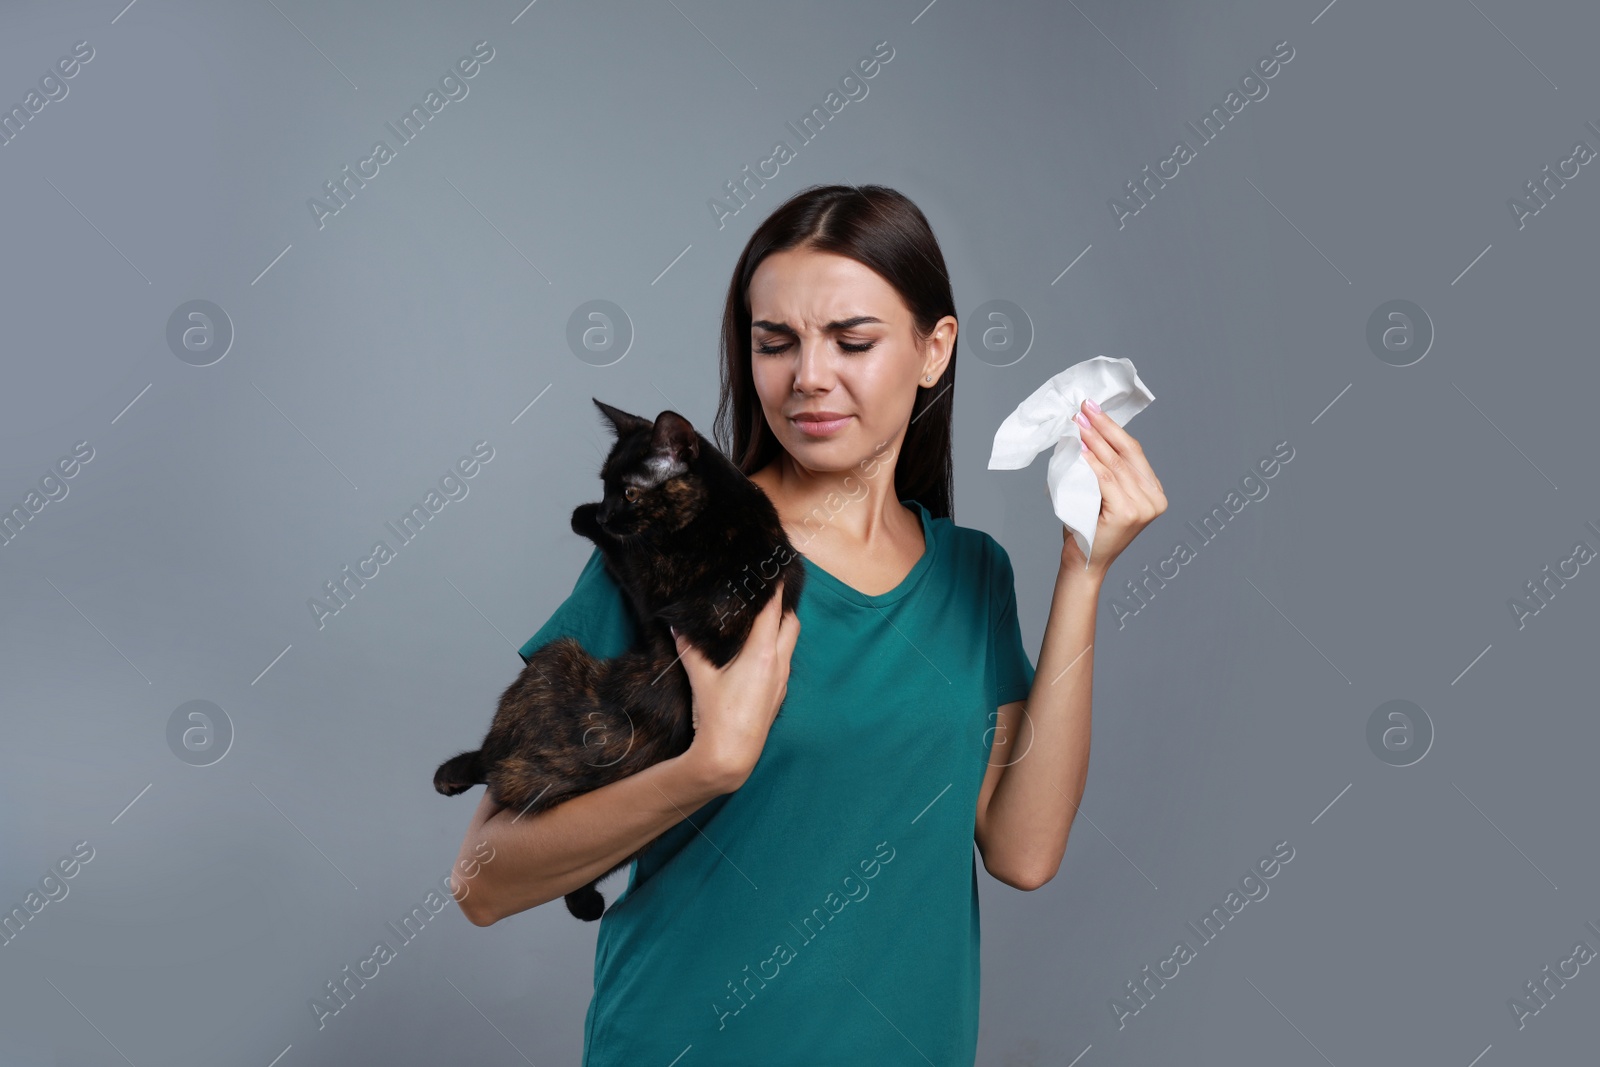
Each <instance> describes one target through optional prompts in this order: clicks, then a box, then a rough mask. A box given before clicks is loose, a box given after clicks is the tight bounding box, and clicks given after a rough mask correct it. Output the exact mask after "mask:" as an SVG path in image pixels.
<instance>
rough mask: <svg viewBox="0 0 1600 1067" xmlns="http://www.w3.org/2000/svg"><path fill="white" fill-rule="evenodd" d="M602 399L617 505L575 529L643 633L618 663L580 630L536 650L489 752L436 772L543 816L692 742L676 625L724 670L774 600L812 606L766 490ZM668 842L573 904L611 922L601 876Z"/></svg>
mask: <svg viewBox="0 0 1600 1067" xmlns="http://www.w3.org/2000/svg"><path fill="white" fill-rule="evenodd" d="M595 404H596V405H597V406H598V407H599V408H600V411H601V412H602V413H603V414H604V415H605V417H606V418H607V419H608V420H610V423H611V426H612V428H613V429H614V430H615V432H616V435H617V440H616V443H615V444H614V445H613V446H612V449H611V453H610V455H609V456H607V457H606V460H605V463H604V465H602V467H601V468H600V477H601V480H602V481H603V482H604V483H605V498H604V499H603V500H601V501H600V502H599V503H595V504H582V505H580V506H579V507H578V508H577V509H576V510H574V511H573V513H572V529H573V531H574V532H575V533H578V534H582V535H583V536H584V537H587V538H589V539H590V540H592V541H593V542H594V543H595V544H596V545H598V546H599V548H600V551H601V553H602V555H603V557H604V561H605V566H606V569H607V571H608V572H609V573H610V574H611V577H612V578H613V579H615V581H616V583H617V585H618V586H619V587H620V588H621V589H622V590H623V592H624V593H625V594H626V596H627V598H628V602H629V604H630V605H631V607H632V609H633V614H634V621H635V629H636V632H637V635H638V639H637V641H636V642H635V643H634V646H633V648H632V649H630V650H629V651H628V652H626V653H624V654H623V655H621V656H618V657H616V658H615V659H596V658H594V657H593V656H591V655H590V654H589V653H588V652H586V651H585V650H584V649H583V647H582V646H581V645H580V644H579V643H578V642H577V641H576V640H575V639H573V638H571V637H559V638H557V639H555V640H553V641H551V642H549V643H548V644H546V645H543V646H541V647H540V648H539V649H537V650H535V651H534V652H533V654H532V655H531V656H530V657H529V659H528V663H527V666H526V667H524V668H523V670H522V673H521V674H520V675H519V676H518V677H517V680H516V681H515V682H513V683H511V685H510V686H509V687H507V689H506V690H505V692H504V693H503V694H502V695H501V697H500V706H499V710H498V711H497V712H496V713H495V716H494V721H493V722H492V723H491V724H490V726H489V732H488V735H487V736H486V737H485V738H484V741H483V745H482V747H481V748H479V749H478V750H477V751H474V752H463V753H461V754H460V755H459V756H455V757H453V758H451V759H448V760H446V761H445V762H444V763H442V764H440V766H439V769H438V770H437V771H436V772H435V773H434V776H433V784H434V788H435V789H437V790H438V791H439V792H441V793H443V794H445V795H446V796H454V795H456V794H457V793H461V792H464V791H465V790H467V789H469V788H471V787H472V786H474V785H478V784H487V785H488V787H489V788H488V791H489V796H490V797H491V798H492V799H493V800H494V802H495V803H496V804H498V805H500V806H501V807H503V808H510V809H514V810H516V811H518V812H520V813H522V814H533V813H536V812H539V811H543V810H545V809H546V808H550V807H554V806H555V805H557V804H559V803H561V802H562V801H564V800H568V799H570V798H572V797H574V796H577V795H579V794H581V793H586V792H589V791H590V790H593V789H598V788H599V787H600V786H602V785H605V784H607V783H609V782H614V781H616V780H617V779H619V778H625V777H627V776H628V775H630V774H634V773H637V772H638V771H641V770H643V769H644V768H645V767H648V766H650V765H651V764H654V763H658V762H660V761H662V760H664V759H668V758H670V757H672V756H676V755H678V754H680V753H682V752H683V751H684V750H685V749H687V748H688V747H689V743H690V741H691V740H692V739H693V736H694V728H693V720H692V714H691V708H692V701H693V693H692V691H691V689H690V686H689V676H688V673H687V672H686V671H685V670H684V667H683V664H682V663H681V662H680V659H679V656H678V651H677V646H676V644H675V643H674V641H673V638H672V634H671V633H670V632H669V631H668V626H669V625H670V626H673V627H676V628H677V631H678V633H680V634H682V635H684V637H685V638H687V640H688V642H689V643H690V644H692V645H694V646H695V647H696V648H697V649H698V650H699V651H700V653H701V654H702V655H704V656H705V657H706V659H708V660H710V661H711V663H713V664H714V665H716V666H718V667H722V666H725V665H726V664H727V663H728V661H730V660H731V659H733V657H734V655H735V654H737V653H738V651H739V649H740V648H742V647H743V646H744V643H745V639H746V638H747V637H748V636H749V634H750V628H751V626H752V624H753V623H754V621H755V617H756V614H757V613H758V612H759V611H760V610H761V609H762V608H763V607H765V606H766V605H767V603H768V601H769V600H770V599H771V598H772V596H773V595H774V594H775V593H778V592H780V591H781V593H782V595H783V610H786V611H787V610H792V609H793V608H795V607H796V606H797V605H798V604H799V600H800V592H801V589H802V587H803V585H804V581H805V567H804V564H803V562H802V560H801V557H800V555H799V553H798V552H796V551H795V549H794V547H793V545H791V544H790V542H789V538H788V536H787V535H786V534H785V533H784V530H783V525H782V523H781V522H780V521H779V519H778V512H777V509H776V508H774V507H773V505H772V501H771V500H770V499H768V497H767V495H766V493H765V492H764V491H763V490H762V489H761V487H760V486H758V485H756V484H755V483H754V482H753V481H751V480H750V479H749V478H748V477H746V476H745V475H744V474H742V473H741V472H740V471H739V469H738V468H737V467H735V466H734V465H733V464H732V463H731V462H730V461H729V460H728V458H727V457H726V456H724V455H723V454H722V453H721V452H720V451H718V450H717V448H716V447H715V446H713V445H712V444H711V443H710V442H709V441H707V440H706V439H705V438H704V437H703V436H701V435H700V434H699V433H697V432H696V431H695V429H694V427H693V426H691V425H690V424H689V422H688V420H687V419H685V418H683V416H681V415H679V414H677V413H676V412H673V411H663V412H662V413H661V414H660V415H659V416H657V417H656V420H655V421H654V422H653V423H652V422H651V421H650V420H649V419H643V418H640V417H638V416H636V415H630V414H628V413H627V412H625V411H620V410H618V409H617V408H614V407H611V406H610V405H608V404H604V403H601V402H600V401H599V400H595ZM630 497H631V498H632V499H630ZM517 817H518V818H520V817H521V815H518V816H517ZM654 843H655V841H654V840H652V841H651V842H649V843H647V844H646V845H645V846H644V847H643V848H640V849H639V850H638V851H636V852H634V853H633V854H632V855H631V856H629V857H628V858H627V859H625V860H623V861H622V862H621V863H619V864H617V865H616V866H615V867H613V868H611V870H610V871H607V872H606V873H605V874H604V875H601V876H600V878H596V879H595V881H594V882H591V883H589V884H588V885H587V886H584V887H582V888H580V889H577V890H574V891H573V892H571V893H568V894H567V895H566V902H567V909H568V910H569V911H571V912H572V914H573V915H575V916H577V917H578V918H580V919H584V920H588V921H592V920H594V919H598V918H599V917H600V915H601V913H602V912H603V911H604V910H605V899H604V897H603V896H602V895H601V894H600V892H599V890H597V889H596V888H595V882H598V881H600V880H601V879H602V878H604V877H606V876H607V875H609V874H611V873H612V872H614V871H616V870H618V869H619V868H621V867H623V866H625V865H626V864H628V863H630V862H632V861H633V860H634V859H637V858H638V857H639V856H640V855H642V854H643V853H644V852H645V850H646V849H648V848H649V847H650V845H651V844H654Z"/></svg>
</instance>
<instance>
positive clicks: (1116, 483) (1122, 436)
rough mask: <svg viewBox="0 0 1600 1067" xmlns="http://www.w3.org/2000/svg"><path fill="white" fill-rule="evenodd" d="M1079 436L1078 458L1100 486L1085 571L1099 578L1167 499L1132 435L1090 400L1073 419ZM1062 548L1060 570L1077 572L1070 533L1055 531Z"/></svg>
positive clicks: (1079, 564)
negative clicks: (1096, 519)
mask: <svg viewBox="0 0 1600 1067" xmlns="http://www.w3.org/2000/svg"><path fill="white" fill-rule="evenodd" d="M1073 417H1074V418H1075V419H1076V420H1077V422H1078V426H1079V436H1081V437H1082V438H1083V444H1084V450H1083V455H1084V458H1085V459H1086V460H1088V463H1089V469H1090V470H1092V471H1094V473H1095V478H1096V479H1097V480H1098V481H1099V483H1100V519H1099V522H1098V523H1096V525H1095V532H1094V550H1093V552H1092V553H1091V554H1092V555H1093V557H1094V558H1093V559H1092V560H1090V561H1089V566H1088V569H1089V571H1090V572H1091V573H1096V574H1098V575H1099V576H1100V577H1102V578H1103V577H1105V573H1106V570H1107V569H1108V568H1109V567H1110V566H1111V563H1112V561H1113V560H1115V559H1116V558H1117V556H1118V555H1119V554H1121V552H1122V550H1123V549H1125V548H1127V547H1128V543H1129V542H1130V541H1132V540H1133V539H1134V538H1135V537H1136V536H1138V533H1139V531H1140V530H1142V529H1144V528H1145V527H1146V526H1148V525H1150V523H1151V522H1152V521H1154V519H1155V518H1156V516H1157V515H1160V514H1161V513H1162V512H1164V511H1166V510H1167V497H1166V494H1165V493H1163V492H1162V491H1161V479H1159V478H1157V477H1156V472H1155V471H1153V470H1151V469H1150V463H1149V461H1148V460H1146V459H1145V458H1144V449H1142V448H1140V447H1139V442H1138V441H1136V440H1134V438H1133V435H1132V434H1130V433H1128V431H1127V430H1124V429H1123V428H1122V427H1121V426H1118V425H1117V423H1116V420H1115V419H1113V418H1112V417H1111V416H1110V415H1107V414H1106V413H1105V412H1103V411H1101V410H1100V409H1099V406H1098V405H1095V404H1094V401H1092V400H1086V401H1084V404H1083V407H1082V409H1081V410H1080V411H1079V413H1078V414H1077V415H1075V416H1073ZM1061 537H1062V540H1063V541H1064V542H1065V544H1064V545H1063V547H1062V550H1061V561H1062V565H1063V566H1067V565H1071V566H1073V567H1074V568H1075V569H1083V566H1084V562H1085V561H1084V558H1083V550H1082V549H1081V548H1079V547H1078V542H1077V541H1076V540H1075V539H1074V538H1073V536H1072V531H1070V530H1069V529H1067V527H1066V526H1062V527H1061Z"/></svg>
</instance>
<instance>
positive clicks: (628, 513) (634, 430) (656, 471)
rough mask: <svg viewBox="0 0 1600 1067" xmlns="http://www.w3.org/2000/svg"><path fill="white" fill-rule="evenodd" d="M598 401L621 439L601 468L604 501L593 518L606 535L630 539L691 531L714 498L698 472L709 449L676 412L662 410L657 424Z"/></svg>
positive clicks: (596, 403)
mask: <svg viewBox="0 0 1600 1067" xmlns="http://www.w3.org/2000/svg"><path fill="white" fill-rule="evenodd" d="M591 399H592V398H591ZM594 402H595V406H596V407H598V408H599V409H600V412H601V414H603V415H604V416H605V417H606V419H607V420H608V421H609V422H610V423H611V426H612V428H613V429H614V430H615V431H616V434H617V441H616V444H614V445H612V446H611V453H610V455H608V456H606V460H605V463H604V464H603V465H602V466H601V468H600V479H601V481H603V482H604V483H605V498H604V499H603V500H601V501H600V503H599V505H597V508H596V511H595V513H594V518H595V521H596V522H597V523H598V524H599V526H600V528H601V530H603V531H604V532H605V534H607V535H608V536H610V537H614V538H617V539H619V540H625V539H628V538H633V537H639V536H641V535H651V534H667V533H671V532H673V531H675V530H679V529H682V528H683V527H684V526H687V525H688V524H689V523H690V522H691V521H692V520H693V519H694V518H695V517H696V516H697V515H699V514H700V511H701V509H702V508H704V507H705V505H706V502H707V500H708V497H709V494H708V492H707V489H706V483H705V481H704V480H703V479H702V478H701V477H700V473H699V472H700V469H701V464H702V462H704V460H705V459H706V450H707V449H708V448H709V446H706V445H704V442H703V441H702V439H701V437H700V435H699V434H698V433H696V432H695V428H694V427H693V426H692V425H690V423H689V420H688V419H686V418H684V417H683V416H682V415H679V414H678V413H677V412H676V411H663V412H662V413H661V414H659V415H657V416H656V418H655V421H654V422H652V421H651V420H649V419H643V418H640V417H639V416H637V415H630V414H629V413H628V412H626V411H622V410H621V409H619V408H614V407H612V406H611V405H610V404H606V403H603V402H602V401H600V400H598V399H595V401H594Z"/></svg>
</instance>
